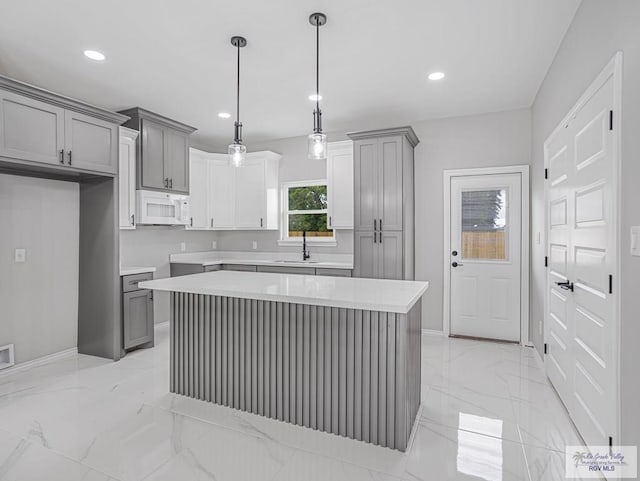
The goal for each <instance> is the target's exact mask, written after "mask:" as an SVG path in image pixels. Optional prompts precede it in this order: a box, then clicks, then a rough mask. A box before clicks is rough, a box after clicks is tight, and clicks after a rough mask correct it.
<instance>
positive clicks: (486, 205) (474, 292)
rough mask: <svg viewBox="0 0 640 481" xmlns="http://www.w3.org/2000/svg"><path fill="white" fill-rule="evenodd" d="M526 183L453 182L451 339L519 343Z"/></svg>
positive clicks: (505, 177) (496, 178)
mask: <svg viewBox="0 0 640 481" xmlns="http://www.w3.org/2000/svg"><path fill="white" fill-rule="evenodd" d="M521 181H522V179H521V175H520V174H501V175H479V176H461V177H452V179H451V248H452V253H451V259H450V260H451V267H450V269H451V297H450V302H451V310H450V312H451V334H452V335H461V336H473V337H483V338H489V339H500V340H506V341H519V340H520V321H521V310H520V308H521V292H520V285H521V278H520V275H521V262H520V261H521V252H520V251H521V235H522V234H521V232H522V219H521V217H522V214H521V209H522V198H521V196H522V194H521V192H522V188H521ZM453 252H456V254H455V255H454V254H453ZM454 263H455V264H456V266H454Z"/></svg>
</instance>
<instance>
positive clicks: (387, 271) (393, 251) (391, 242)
mask: <svg viewBox="0 0 640 481" xmlns="http://www.w3.org/2000/svg"><path fill="white" fill-rule="evenodd" d="M403 239H404V236H403V233H402V232H386V231H385V232H378V249H379V252H380V260H379V262H380V267H379V269H380V271H379V275H378V277H380V278H381V279H402V265H403V263H402V254H403V248H402V246H403V242H402V241H403Z"/></svg>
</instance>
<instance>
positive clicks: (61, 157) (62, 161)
mask: <svg viewBox="0 0 640 481" xmlns="http://www.w3.org/2000/svg"><path fill="white" fill-rule="evenodd" d="M60 163H61V164H64V149H60Z"/></svg>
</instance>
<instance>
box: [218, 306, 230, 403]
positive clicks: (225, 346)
mask: <svg viewBox="0 0 640 481" xmlns="http://www.w3.org/2000/svg"><path fill="white" fill-rule="evenodd" d="M220 301H221V304H222V308H221V310H220V313H221V315H220V324H221V328H222V368H221V370H222V383H221V384H222V396H221V397H222V401H221V402H222V405H223V406H227V405H228V403H227V386H228V380H227V378H228V377H229V362H228V355H229V354H228V352H229V337H230V336H229V330H228V321H229V315H230V314H231V313H230V312H229V298H227V297H221V298H220Z"/></svg>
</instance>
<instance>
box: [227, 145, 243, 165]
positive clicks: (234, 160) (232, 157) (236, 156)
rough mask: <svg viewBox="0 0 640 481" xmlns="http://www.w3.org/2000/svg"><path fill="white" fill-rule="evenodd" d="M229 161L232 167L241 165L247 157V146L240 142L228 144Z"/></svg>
mask: <svg viewBox="0 0 640 481" xmlns="http://www.w3.org/2000/svg"><path fill="white" fill-rule="evenodd" d="M228 152H229V163H230V164H231V165H233V166H234V167H242V166H243V165H244V163H245V160H246V158H247V147H246V146H245V145H242V144H236V143H234V144H231V145H229V150H228Z"/></svg>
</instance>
